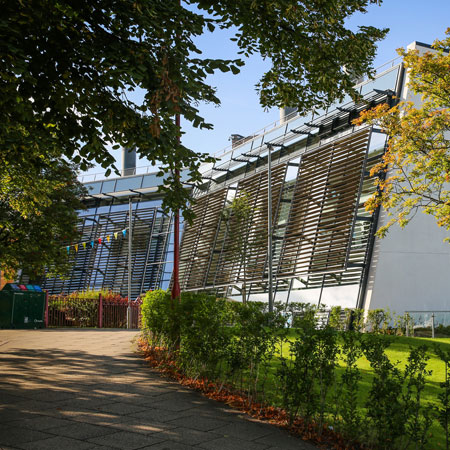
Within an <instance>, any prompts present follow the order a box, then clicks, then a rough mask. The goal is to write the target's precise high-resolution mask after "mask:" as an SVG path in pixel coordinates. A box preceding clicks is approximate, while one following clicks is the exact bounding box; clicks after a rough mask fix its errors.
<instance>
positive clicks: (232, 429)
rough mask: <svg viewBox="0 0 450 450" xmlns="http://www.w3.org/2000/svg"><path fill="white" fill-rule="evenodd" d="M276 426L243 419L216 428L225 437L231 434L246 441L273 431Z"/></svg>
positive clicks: (216, 431)
mask: <svg viewBox="0 0 450 450" xmlns="http://www.w3.org/2000/svg"><path fill="white" fill-rule="evenodd" d="M273 431H274V427H273V426H272V425H270V424H262V423H255V422H249V421H246V420H241V421H239V422H233V423H231V424H227V425H225V426H224V427H221V428H217V429H216V430H214V432H215V433H219V434H221V435H223V436H225V437H228V436H231V437H235V438H238V439H243V440H245V441H253V440H255V439H259V438H262V437H263V436H267V435H269V434H271V433H273Z"/></svg>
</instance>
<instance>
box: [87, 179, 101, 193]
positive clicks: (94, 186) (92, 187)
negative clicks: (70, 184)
mask: <svg viewBox="0 0 450 450" xmlns="http://www.w3.org/2000/svg"><path fill="white" fill-rule="evenodd" d="M101 185H102V182H101V181H98V182H97V183H86V184H85V185H84V186H85V187H86V189H87V190H88V194H91V195H94V194H100V187H101Z"/></svg>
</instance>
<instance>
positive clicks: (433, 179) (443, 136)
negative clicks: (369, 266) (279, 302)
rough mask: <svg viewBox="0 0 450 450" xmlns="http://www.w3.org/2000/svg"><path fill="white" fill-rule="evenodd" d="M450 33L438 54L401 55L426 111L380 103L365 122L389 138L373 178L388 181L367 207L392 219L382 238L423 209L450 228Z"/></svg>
mask: <svg viewBox="0 0 450 450" xmlns="http://www.w3.org/2000/svg"><path fill="white" fill-rule="evenodd" d="M446 34H447V38H446V39H444V40H436V41H435V42H434V44H433V48H434V50H435V51H434V52H426V53H425V54H423V55H420V54H419V53H418V51H417V50H409V51H405V50H404V49H399V51H398V52H399V54H400V55H402V56H403V57H404V63H405V67H406V69H407V70H408V73H409V88H410V89H411V90H412V91H413V92H414V94H420V95H421V96H422V104H421V106H420V107H416V106H415V105H414V103H412V102H401V103H399V104H398V105H397V106H395V107H393V108H389V107H388V106H387V105H380V106H378V107H377V108H375V109H373V110H370V111H366V112H364V113H363V114H362V116H361V117H360V119H359V122H360V123H361V122H364V121H366V122H368V123H372V124H377V125H380V126H381V128H382V131H384V132H385V133H386V134H387V135H388V136H389V147H388V150H387V152H386V154H385V155H384V157H383V160H382V161H381V162H380V164H378V165H377V166H375V167H374V168H373V169H372V175H375V174H377V173H382V174H383V173H384V174H386V177H385V178H384V179H383V177H381V178H378V179H377V181H376V184H377V188H378V189H377V192H376V193H375V194H374V195H373V196H372V198H371V199H370V200H369V202H368V203H367V205H366V206H367V208H368V209H369V210H372V211H374V210H375V209H376V208H377V207H378V206H380V205H381V206H383V207H384V208H385V209H386V210H387V211H388V212H389V213H390V215H391V219H390V220H389V222H388V223H387V224H386V225H385V226H383V227H381V228H380V229H379V231H378V233H379V234H380V235H381V236H383V235H385V234H386V232H387V231H388V229H389V228H390V227H391V226H392V225H394V224H395V223H397V224H398V225H400V226H401V227H404V226H405V225H407V224H408V223H409V221H410V220H411V219H412V217H414V215H415V214H416V212H417V211H420V210H421V211H423V212H424V213H426V214H430V215H432V216H434V217H435V219H436V222H437V224H438V225H439V226H443V227H445V228H447V229H450V188H449V185H448V182H449V181H450V136H449V134H448V133H449V132H450V55H449V53H448V48H449V46H450V29H448V30H447V32H446Z"/></svg>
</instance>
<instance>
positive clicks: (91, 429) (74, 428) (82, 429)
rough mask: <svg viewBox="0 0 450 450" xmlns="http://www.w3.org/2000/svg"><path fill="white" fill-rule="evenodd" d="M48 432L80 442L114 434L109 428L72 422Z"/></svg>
mask: <svg viewBox="0 0 450 450" xmlns="http://www.w3.org/2000/svg"><path fill="white" fill-rule="evenodd" d="M47 432H48V433H51V434H56V435H58V436H65V437H69V438H74V439H80V440H84V439H89V438H94V437H97V436H103V435H105V434H112V433H114V431H113V430H111V429H110V428H108V427H104V426H100V425H92V424H90V423H79V422H71V423H70V424H69V425H64V426H59V427H55V428H49V429H47Z"/></svg>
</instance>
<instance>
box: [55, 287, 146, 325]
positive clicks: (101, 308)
mask: <svg viewBox="0 0 450 450" xmlns="http://www.w3.org/2000/svg"><path fill="white" fill-rule="evenodd" d="M141 303H142V301H141V300H140V299H137V300H135V301H132V302H131V305H130V306H131V317H130V319H131V328H135V329H136V328H140V324H141ZM127 310H128V301H127V300H126V299H123V300H105V299H103V298H102V295H101V294H100V295H99V296H98V298H70V297H65V296H57V295H52V296H49V298H48V312H47V326H48V327H72V328H87V327H89V328H126V327H127Z"/></svg>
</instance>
